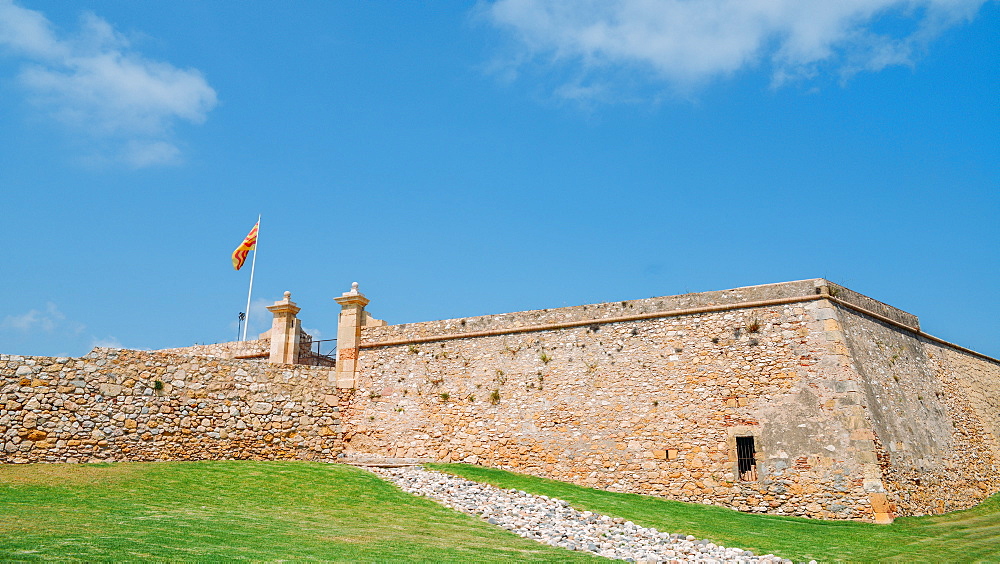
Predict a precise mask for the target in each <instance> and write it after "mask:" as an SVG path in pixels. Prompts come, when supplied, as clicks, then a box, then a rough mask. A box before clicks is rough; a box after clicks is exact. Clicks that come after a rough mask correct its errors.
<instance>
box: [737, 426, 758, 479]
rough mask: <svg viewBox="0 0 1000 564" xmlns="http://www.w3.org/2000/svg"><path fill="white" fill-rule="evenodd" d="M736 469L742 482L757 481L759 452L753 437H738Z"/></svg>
mask: <svg viewBox="0 0 1000 564" xmlns="http://www.w3.org/2000/svg"><path fill="white" fill-rule="evenodd" d="M736 469H737V471H738V472H739V475H740V481H741V482H753V481H756V480H757V451H756V450H755V449H754V446H753V437H736Z"/></svg>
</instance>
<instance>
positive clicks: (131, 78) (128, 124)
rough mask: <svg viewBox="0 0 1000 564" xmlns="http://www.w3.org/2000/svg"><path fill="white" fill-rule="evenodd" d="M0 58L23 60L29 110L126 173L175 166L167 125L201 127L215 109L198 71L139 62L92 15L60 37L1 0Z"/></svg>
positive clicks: (40, 19) (36, 15) (176, 154)
mask: <svg viewBox="0 0 1000 564" xmlns="http://www.w3.org/2000/svg"><path fill="white" fill-rule="evenodd" d="M0 53H3V54H5V55H6V56H8V57H14V58H17V59H19V60H20V61H22V66H21V69H20V73H19V76H18V81H19V83H20V85H21V86H22V87H23V89H24V90H25V92H26V93H27V94H28V97H29V101H30V102H31V103H32V104H33V105H35V106H37V107H38V108H41V109H42V110H43V111H45V112H46V113H47V114H48V115H50V116H51V117H52V118H54V119H56V120H58V121H59V122H61V123H63V124H65V125H66V126H68V127H70V128H71V129H72V131H74V132H77V133H82V134H85V135H86V136H88V138H91V139H96V140H99V141H101V144H102V145H103V146H110V147H111V148H112V149H111V151H112V154H111V155H110V157H111V158H113V159H114V160H117V161H120V162H123V163H125V164H127V165H129V166H132V167H137V168H138V167H145V166H151V165H161V164H170V163H174V162H177V161H178V160H179V158H180V150H179V149H178V148H177V147H176V145H175V144H174V142H173V141H172V137H173V134H172V132H173V127H174V124H175V123H176V122H178V121H179V120H183V121H188V122H192V123H202V122H203V121H204V120H205V118H206V116H207V114H208V112H209V111H210V110H211V109H212V108H213V107H215V105H216V93H215V90H213V89H212V87H211V86H209V85H208V82H207V81H206V80H205V78H204V76H202V74H201V72H199V71H198V70H195V69H179V68H177V67H174V66H173V65H170V64H169V63H165V62H160V61H153V60H149V59H147V58H145V57H143V56H142V55H141V54H139V53H137V52H136V51H135V50H134V49H133V48H132V47H131V45H130V43H129V41H128V40H127V39H126V38H125V37H124V36H123V35H122V34H120V33H118V32H116V31H115V30H114V28H113V27H112V26H111V25H110V24H109V23H108V22H106V21H104V20H103V19H101V18H99V17H97V16H96V15H94V14H89V13H88V14H84V15H83V16H82V18H81V22H80V29H79V31H78V32H77V33H76V34H73V35H67V36H62V37H60V36H59V35H57V33H56V32H55V30H54V29H53V26H52V24H51V23H50V22H49V21H48V19H47V18H46V17H45V15H44V14H42V13H41V12H37V11H34V10H29V9H27V8H23V7H20V6H18V5H16V4H14V2H13V1H12V0H0ZM101 157H104V158H107V156H106V155H101Z"/></svg>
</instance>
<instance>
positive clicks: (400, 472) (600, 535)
mask: <svg viewBox="0 0 1000 564" xmlns="http://www.w3.org/2000/svg"><path fill="white" fill-rule="evenodd" d="M370 470H371V471H373V472H375V473H376V474H378V475H379V476H381V477H382V478H384V479H386V480H389V481H391V482H393V483H395V484H396V485H397V486H399V487H400V489H402V490H403V491H405V492H408V493H411V494H414V495H419V496H425V497H428V498H430V499H433V500H435V501H437V502H439V503H441V504H442V505H444V506H445V507H449V508H451V509H455V510H458V511H462V512H464V513H470V514H473V515H478V516H479V517H481V518H482V519H483V520H485V521H486V522H487V523H490V524H492V525H497V526H498V527H503V528H504V529H507V530H509V531H511V532H513V533H514V534H517V535H519V536H522V537H524V538H528V539H532V540H536V541H538V542H541V543H545V544H549V545H552V546H557V547H561V548H565V549H568V550H581V551H587V552H591V553H593V554H596V555H598V556H604V557H606V558H613V559H618V560H626V561H629V562H703V563H712V562H745V563H760V564H766V563H773V564H776V563H783V564H785V563H787V564H791V561H790V560H783V559H781V558H779V557H777V556H774V555H772V554H768V555H765V556H755V555H754V554H753V553H751V552H749V551H746V550H743V549H740V548H726V547H722V546H717V545H715V544H713V543H711V542H708V541H705V540H698V539H696V538H695V537H693V536H690V535H678V534H670V533H662V532H659V531H657V530H656V529H652V528H649V529H647V528H644V527H640V526H638V525H636V524H635V523H632V522H631V521H625V520H624V519H621V518H612V517H609V516H607V515H599V514H596V513H591V512H590V511H577V510H576V509H573V508H572V507H570V506H569V503H568V502H566V501H563V500H559V499H554V498H549V497H546V496H536V495H531V494H528V493H525V492H523V491H519V490H501V489H499V488H496V487H494V486H490V485H487V484H480V483H477V482H472V481H469V480H466V479H464V478H458V477H455V476H452V475H450V474H444V473H441V472H434V471H430V470H425V469H423V468H420V467H417V466H409V467H401V468H370ZM810 564H815V562H812V563H810Z"/></svg>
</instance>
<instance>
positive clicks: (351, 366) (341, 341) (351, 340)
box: [334, 282, 369, 388]
mask: <svg viewBox="0 0 1000 564" xmlns="http://www.w3.org/2000/svg"><path fill="white" fill-rule="evenodd" d="M334 300H335V301H336V302H337V303H338V304H340V317H339V318H338V320H337V387H338V388H354V387H356V382H357V380H356V378H357V371H358V345H359V344H360V343H361V327H362V325H364V324H365V306H366V305H368V302H369V300H368V298H366V297H365V295H364V294H362V293H361V292H358V283H357V282H354V283H353V284H351V291H350V292H344V293H343V294H342V295H341V296H340V297H339V298H334Z"/></svg>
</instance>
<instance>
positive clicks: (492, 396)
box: [490, 390, 500, 405]
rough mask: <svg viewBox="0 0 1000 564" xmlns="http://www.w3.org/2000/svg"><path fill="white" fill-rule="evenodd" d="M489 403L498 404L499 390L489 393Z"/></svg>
mask: <svg viewBox="0 0 1000 564" xmlns="http://www.w3.org/2000/svg"><path fill="white" fill-rule="evenodd" d="M490 403H491V404H493V405H496V404H498V403H500V390H493V391H492V392H490Z"/></svg>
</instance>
